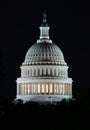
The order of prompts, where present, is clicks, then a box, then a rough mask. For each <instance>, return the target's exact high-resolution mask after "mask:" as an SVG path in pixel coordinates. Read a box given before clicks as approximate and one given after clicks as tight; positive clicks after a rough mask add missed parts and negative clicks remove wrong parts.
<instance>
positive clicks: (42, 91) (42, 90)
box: [42, 84, 44, 93]
mask: <svg viewBox="0 0 90 130" xmlns="http://www.w3.org/2000/svg"><path fill="white" fill-rule="evenodd" d="M42 93H44V84H42Z"/></svg>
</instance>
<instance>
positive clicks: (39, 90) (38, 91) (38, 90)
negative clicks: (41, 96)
mask: <svg viewBox="0 0 90 130" xmlns="http://www.w3.org/2000/svg"><path fill="white" fill-rule="evenodd" d="M37 92H38V93H40V84H38V90H37Z"/></svg>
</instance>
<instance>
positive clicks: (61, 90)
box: [60, 84, 63, 94]
mask: <svg viewBox="0 0 90 130" xmlns="http://www.w3.org/2000/svg"><path fill="white" fill-rule="evenodd" d="M62 92H63V88H62V84H60V94H62Z"/></svg>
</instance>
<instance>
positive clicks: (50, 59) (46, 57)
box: [17, 12, 72, 102]
mask: <svg viewBox="0 0 90 130" xmlns="http://www.w3.org/2000/svg"><path fill="white" fill-rule="evenodd" d="M20 68H21V77H19V78H17V99H22V100H23V101H35V102H52V101H53V102H57V101H61V100H62V99H68V98H72V79H71V78H69V77H68V66H67V64H66V62H65V60H64V56H63V53H62V51H61V49H60V48H59V47H58V46H57V45H56V44H55V43H53V42H52V40H51V39H50V38H49V26H48V24H47V20H46V13H45V12H44V14H43V21H42V24H41V26H40V36H39V39H38V40H37V41H36V43H35V44H34V45H32V46H31V47H30V48H29V50H28V51H27V53H26V56H25V60H24V62H23V63H22V66H21V67H20Z"/></svg>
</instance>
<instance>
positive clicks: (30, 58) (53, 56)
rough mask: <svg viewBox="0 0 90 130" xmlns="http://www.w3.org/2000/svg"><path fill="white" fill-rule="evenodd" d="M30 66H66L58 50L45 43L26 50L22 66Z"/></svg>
mask: <svg viewBox="0 0 90 130" xmlns="http://www.w3.org/2000/svg"><path fill="white" fill-rule="evenodd" d="M31 64H51V65H52V64H53V65H56V64H58V65H66V63H65V61H64V57H63V54H62V52H61V50H60V48H59V47H58V46H57V45H56V44H54V43H49V42H47V41H43V42H41V43H35V44H34V45H33V46H32V47H31V48H30V49H29V50H28V52H27V54H26V57H25V62H24V63H23V65H31Z"/></svg>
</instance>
